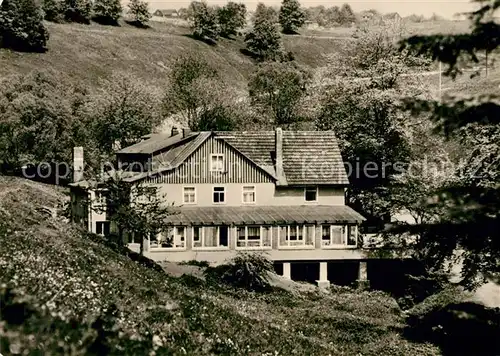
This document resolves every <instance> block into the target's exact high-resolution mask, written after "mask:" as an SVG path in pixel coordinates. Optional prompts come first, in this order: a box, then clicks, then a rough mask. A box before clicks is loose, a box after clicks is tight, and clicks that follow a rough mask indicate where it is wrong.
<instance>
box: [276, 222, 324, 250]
mask: <svg viewBox="0 0 500 356" xmlns="http://www.w3.org/2000/svg"><path fill="white" fill-rule="evenodd" d="M315 232H316V231H315V227H314V225H289V226H285V227H283V226H280V227H278V241H279V246H280V247H314V236H315Z"/></svg>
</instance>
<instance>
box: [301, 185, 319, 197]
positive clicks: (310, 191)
mask: <svg viewBox="0 0 500 356" xmlns="http://www.w3.org/2000/svg"><path fill="white" fill-rule="evenodd" d="M304 196H305V199H306V201H317V200H318V187H316V186H311V187H305V189H304Z"/></svg>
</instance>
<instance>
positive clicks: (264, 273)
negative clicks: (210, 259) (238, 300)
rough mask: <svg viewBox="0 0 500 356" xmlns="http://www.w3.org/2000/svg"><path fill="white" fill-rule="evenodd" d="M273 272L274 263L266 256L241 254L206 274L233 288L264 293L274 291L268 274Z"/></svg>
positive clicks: (209, 269)
mask: <svg viewBox="0 0 500 356" xmlns="http://www.w3.org/2000/svg"><path fill="white" fill-rule="evenodd" d="M273 271H274V266H273V263H272V262H271V261H270V260H269V259H267V258H266V257H265V256H264V255H260V254H249V253H239V254H238V255H237V256H236V257H234V258H233V259H232V260H231V261H230V262H229V263H227V264H223V265H219V266H217V267H213V268H208V269H207V270H206V271H205V274H206V275H207V277H208V278H211V279H212V280H214V279H215V280H220V281H222V282H224V283H226V284H229V285H231V286H233V287H237V288H244V289H246V290H249V291H255V292H263V291H268V290H271V289H272V288H271V285H270V284H269V280H268V274H269V273H270V272H273Z"/></svg>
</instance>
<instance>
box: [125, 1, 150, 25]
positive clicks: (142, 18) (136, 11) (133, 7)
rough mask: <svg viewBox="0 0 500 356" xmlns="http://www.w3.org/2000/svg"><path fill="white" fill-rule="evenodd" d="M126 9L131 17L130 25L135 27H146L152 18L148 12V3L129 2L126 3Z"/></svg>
mask: <svg viewBox="0 0 500 356" xmlns="http://www.w3.org/2000/svg"><path fill="white" fill-rule="evenodd" d="M128 7H129V9H130V14H131V15H132V17H133V20H132V24H133V25H134V26H137V27H147V26H148V22H149V20H150V19H151V17H152V15H151V13H150V12H149V6H148V3H147V2H145V1H141V0H131V1H130V2H129V3H128Z"/></svg>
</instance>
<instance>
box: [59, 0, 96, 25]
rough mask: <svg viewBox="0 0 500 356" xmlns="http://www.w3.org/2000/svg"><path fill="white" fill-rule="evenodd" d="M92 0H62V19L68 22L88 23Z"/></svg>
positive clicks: (90, 15)
mask: <svg viewBox="0 0 500 356" xmlns="http://www.w3.org/2000/svg"><path fill="white" fill-rule="evenodd" d="M92 7H93V3H92V0H64V6H63V8H64V19H65V20H66V21H68V22H76V23H82V24H87V25H88V24H90V20H91V18H92Z"/></svg>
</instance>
